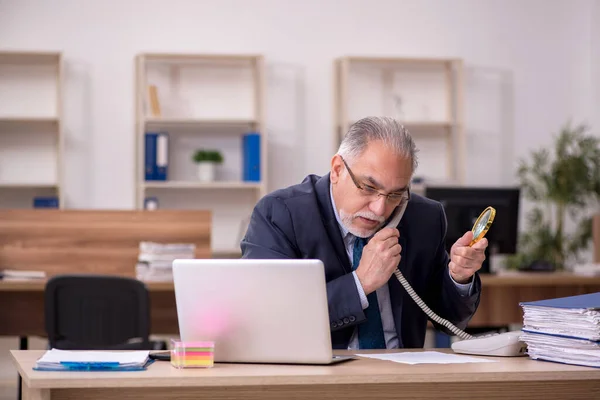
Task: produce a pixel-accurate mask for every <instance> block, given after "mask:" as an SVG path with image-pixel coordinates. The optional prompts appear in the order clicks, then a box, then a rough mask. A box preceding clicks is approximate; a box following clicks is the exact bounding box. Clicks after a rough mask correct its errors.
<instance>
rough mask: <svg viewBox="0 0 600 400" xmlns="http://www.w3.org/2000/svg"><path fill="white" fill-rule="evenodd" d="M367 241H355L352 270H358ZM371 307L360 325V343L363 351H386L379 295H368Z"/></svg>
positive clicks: (366, 311) (361, 239)
mask: <svg viewBox="0 0 600 400" xmlns="http://www.w3.org/2000/svg"><path fill="white" fill-rule="evenodd" d="M366 242H367V239H364V238H360V237H357V238H356V240H355V241H354V251H353V254H352V256H353V257H352V258H353V259H352V270H355V269H356V268H358V264H359V263H360V258H361V256H362V251H363V247H364V246H365V243H366ZM367 300H368V301H369V307H367V308H366V309H365V316H366V317H367V320H366V321H365V322H363V323H362V324H360V325H358V343H359V347H360V348H361V349H385V337H384V336H383V326H382V324H381V314H380V312H379V303H377V293H376V292H373V293H371V294H369V295H367Z"/></svg>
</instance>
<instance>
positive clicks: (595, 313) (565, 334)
mask: <svg viewBox="0 0 600 400" xmlns="http://www.w3.org/2000/svg"><path fill="white" fill-rule="evenodd" d="M521 307H522V308H523V314H524V317H523V329H522V331H523V334H522V335H521V340H522V341H523V342H525V343H526V344H527V354H528V355H529V356H530V357H531V358H533V359H539V360H546V361H554V362H561V363H566V364H574V365H584V366H590V367H600V293H591V294H585V295H580V296H570V297H562V298H558V299H550V300H542V301H534V302H528V303H521Z"/></svg>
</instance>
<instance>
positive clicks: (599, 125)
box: [591, 0, 600, 136]
mask: <svg viewBox="0 0 600 400" xmlns="http://www.w3.org/2000/svg"><path fill="white" fill-rule="evenodd" d="M591 15H592V51H591V53H592V88H593V90H594V101H593V104H594V105H593V108H592V114H593V115H594V121H595V123H594V126H595V127H596V132H597V134H598V135H599V136H600V0H595V1H594V5H593V12H592V14H591Z"/></svg>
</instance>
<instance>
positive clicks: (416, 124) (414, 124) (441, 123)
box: [348, 121, 455, 130]
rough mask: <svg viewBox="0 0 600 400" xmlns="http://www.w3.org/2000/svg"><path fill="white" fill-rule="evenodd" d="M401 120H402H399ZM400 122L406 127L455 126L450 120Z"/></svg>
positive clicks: (420, 128)
mask: <svg viewBox="0 0 600 400" xmlns="http://www.w3.org/2000/svg"><path fill="white" fill-rule="evenodd" d="M355 122H357V121H349V122H348V124H349V125H352V124H354V123H355ZM401 122H402V121H401ZM402 124H403V125H404V126H405V127H406V128H407V129H409V130H410V129H419V130H422V129H451V128H453V127H454V126H455V124H453V123H452V122H445V121H404V122H402Z"/></svg>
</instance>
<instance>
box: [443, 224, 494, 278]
mask: <svg viewBox="0 0 600 400" xmlns="http://www.w3.org/2000/svg"><path fill="white" fill-rule="evenodd" d="M471 240H473V232H472V231H468V232H467V233H465V234H464V235H463V236H462V237H461V238H460V239H458V240H457V241H456V243H454V245H453V246H452V249H450V264H448V268H449V269H450V275H452V279H454V280H455V281H456V282H457V283H463V284H464V283H469V282H470V281H471V278H472V277H473V275H475V272H477V271H479V270H480V269H481V264H483V261H484V260H485V249H486V247H487V246H488V241H487V239H486V238H483V239H481V240H480V241H478V242H477V243H475V244H474V245H473V247H469V243H471Z"/></svg>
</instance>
